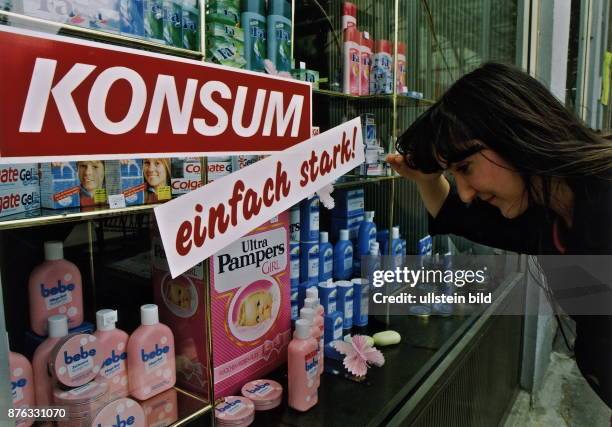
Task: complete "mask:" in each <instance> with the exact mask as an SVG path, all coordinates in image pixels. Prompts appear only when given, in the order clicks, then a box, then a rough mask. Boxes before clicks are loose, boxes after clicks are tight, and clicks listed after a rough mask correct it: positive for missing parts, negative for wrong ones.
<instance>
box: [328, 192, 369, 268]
mask: <svg viewBox="0 0 612 427" xmlns="http://www.w3.org/2000/svg"><path fill="white" fill-rule="evenodd" d="M334 200H335V206H334V209H333V210H332V218H331V240H332V241H333V242H336V241H337V240H338V238H339V235H338V233H339V230H341V229H347V230H348V231H349V239H350V240H351V241H352V242H353V247H357V237H358V235H359V226H360V225H361V222H362V221H363V219H364V211H365V201H364V190H363V188H352V189H348V190H343V189H340V190H335V191H334ZM354 257H355V262H354V264H353V265H354V271H355V272H359V271H361V270H360V261H361V260H360V259H359V251H355V252H354ZM355 268H356V269H355Z"/></svg>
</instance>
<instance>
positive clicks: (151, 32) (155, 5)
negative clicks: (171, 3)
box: [144, 0, 165, 44]
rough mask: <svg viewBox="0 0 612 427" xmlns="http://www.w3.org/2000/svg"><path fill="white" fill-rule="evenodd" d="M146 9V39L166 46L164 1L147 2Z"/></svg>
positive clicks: (149, 0) (153, 0) (148, 0)
mask: <svg viewBox="0 0 612 427" xmlns="http://www.w3.org/2000/svg"><path fill="white" fill-rule="evenodd" d="M145 7H146V10H145V17H144V31H145V38H147V39H148V40H150V41H152V42H156V43H161V44H165V41H164V20H163V18H164V7H163V2H162V0H146V1H145Z"/></svg>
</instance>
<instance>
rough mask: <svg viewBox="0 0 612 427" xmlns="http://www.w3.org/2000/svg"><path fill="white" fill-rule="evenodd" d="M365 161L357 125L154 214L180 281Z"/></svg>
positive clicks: (314, 140)
mask: <svg viewBox="0 0 612 427" xmlns="http://www.w3.org/2000/svg"><path fill="white" fill-rule="evenodd" d="M363 161H364V148H363V140H362V135H361V121H360V119H359V118H356V119H353V120H351V121H349V122H346V123H344V124H342V125H340V126H337V127H335V128H333V129H330V130H329V131H327V132H325V133H322V134H320V135H317V136H315V137H313V138H310V139H309V140H307V141H304V142H301V143H299V144H297V145H295V146H293V147H291V148H288V149H286V150H284V151H281V152H279V153H277V154H274V155H272V156H270V157H268V158H266V159H264V160H260V161H259V162H257V163H255V164H253V165H251V166H248V167H246V168H244V169H241V170H239V171H236V172H234V173H232V174H231V175H228V176H226V177H224V178H222V179H219V180H217V181H214V182H212V183H210V184H207V185H205V186H203V187H201V188H199V189H197V190H195V191H192V192H190V193H188V194H185V195H183V196H181V197H179V198H177V199H175V200H172V201H170V202H168V203H164V204H163V205H160V206H158V207H156V208H155V217H156V219H157V224H158V227H159V232H160V234H161V238H162V243H163V245H164V250H165V252H166V256H167V259H168V265H169V267H170V273H171V274H172V277H176V276H178V275H179V274H181V273H183V272H184V271H186V270H188V269H189V268H191V267H193V266H194V265H196V264H197V263H199V262H201V261H203V260H204V259H206V258H208V257H209V256H211V255H212V254H214V253H215V252H217V251H218V250H220V249H223V248H224V247H225V246H227V245H229V244H230V243H232V242H233V241H235V240H237V239H239V238H240V237H242V236H243V235H245V234H247V233H248V232H250V231H251V230H253V229H254V228H256V227H258V226H260V225H261V224H263V223H264V222H266V221H268V220H270V219H271V218H273V217H274V216H276V215H278V214H279V213H281V212H283V211H285V210H287V209H289V208H290V207H291V206H293V205H295V204H296V203H298V202H299V201H300V200H302V199H304V198H305V197H308V196H310V195H312V194H314V192H315V191H317V190H319V189H320V188H322V187H324V186H325V185H327V184H330V183H331V182H332V181H334V180H335V179H337V178H338V177H340V176H342V175H344V174H345V173H347V172H349V171H351V170H352V169H354V168H355V167H357V166H359V165H360V164H361V163H363Z"/></svg>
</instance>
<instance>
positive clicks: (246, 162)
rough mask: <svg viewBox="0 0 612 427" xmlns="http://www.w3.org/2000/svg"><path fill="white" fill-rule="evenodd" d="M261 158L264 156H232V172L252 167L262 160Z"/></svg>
mask: <svg viewBox="0 0 612 427" xmlns="http://www.w3.org/2000/svg"><path fill="white" fill-rule="evenodd" d="M261 158H262V156H258V155H240V156H232V170H233V171H237V170H240V169H244V168H246V167H247V166H250V165H252V164H253V163H255V162H256V161H258V160H260V159H261Z"/></svg>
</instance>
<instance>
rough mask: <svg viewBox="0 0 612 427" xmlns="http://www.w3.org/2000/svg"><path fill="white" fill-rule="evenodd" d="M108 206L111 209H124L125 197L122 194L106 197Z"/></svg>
mask: <svg viewBox="0 0 612 427" xmlns="http://www.w3.org/2000/svg"><path fill="white" fill-rule="evenodd" d="M108 205H109V206H110V208H111V209H120V208H125V196H124V195H123V194H112V195H109V196H108Z"/></svg>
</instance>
